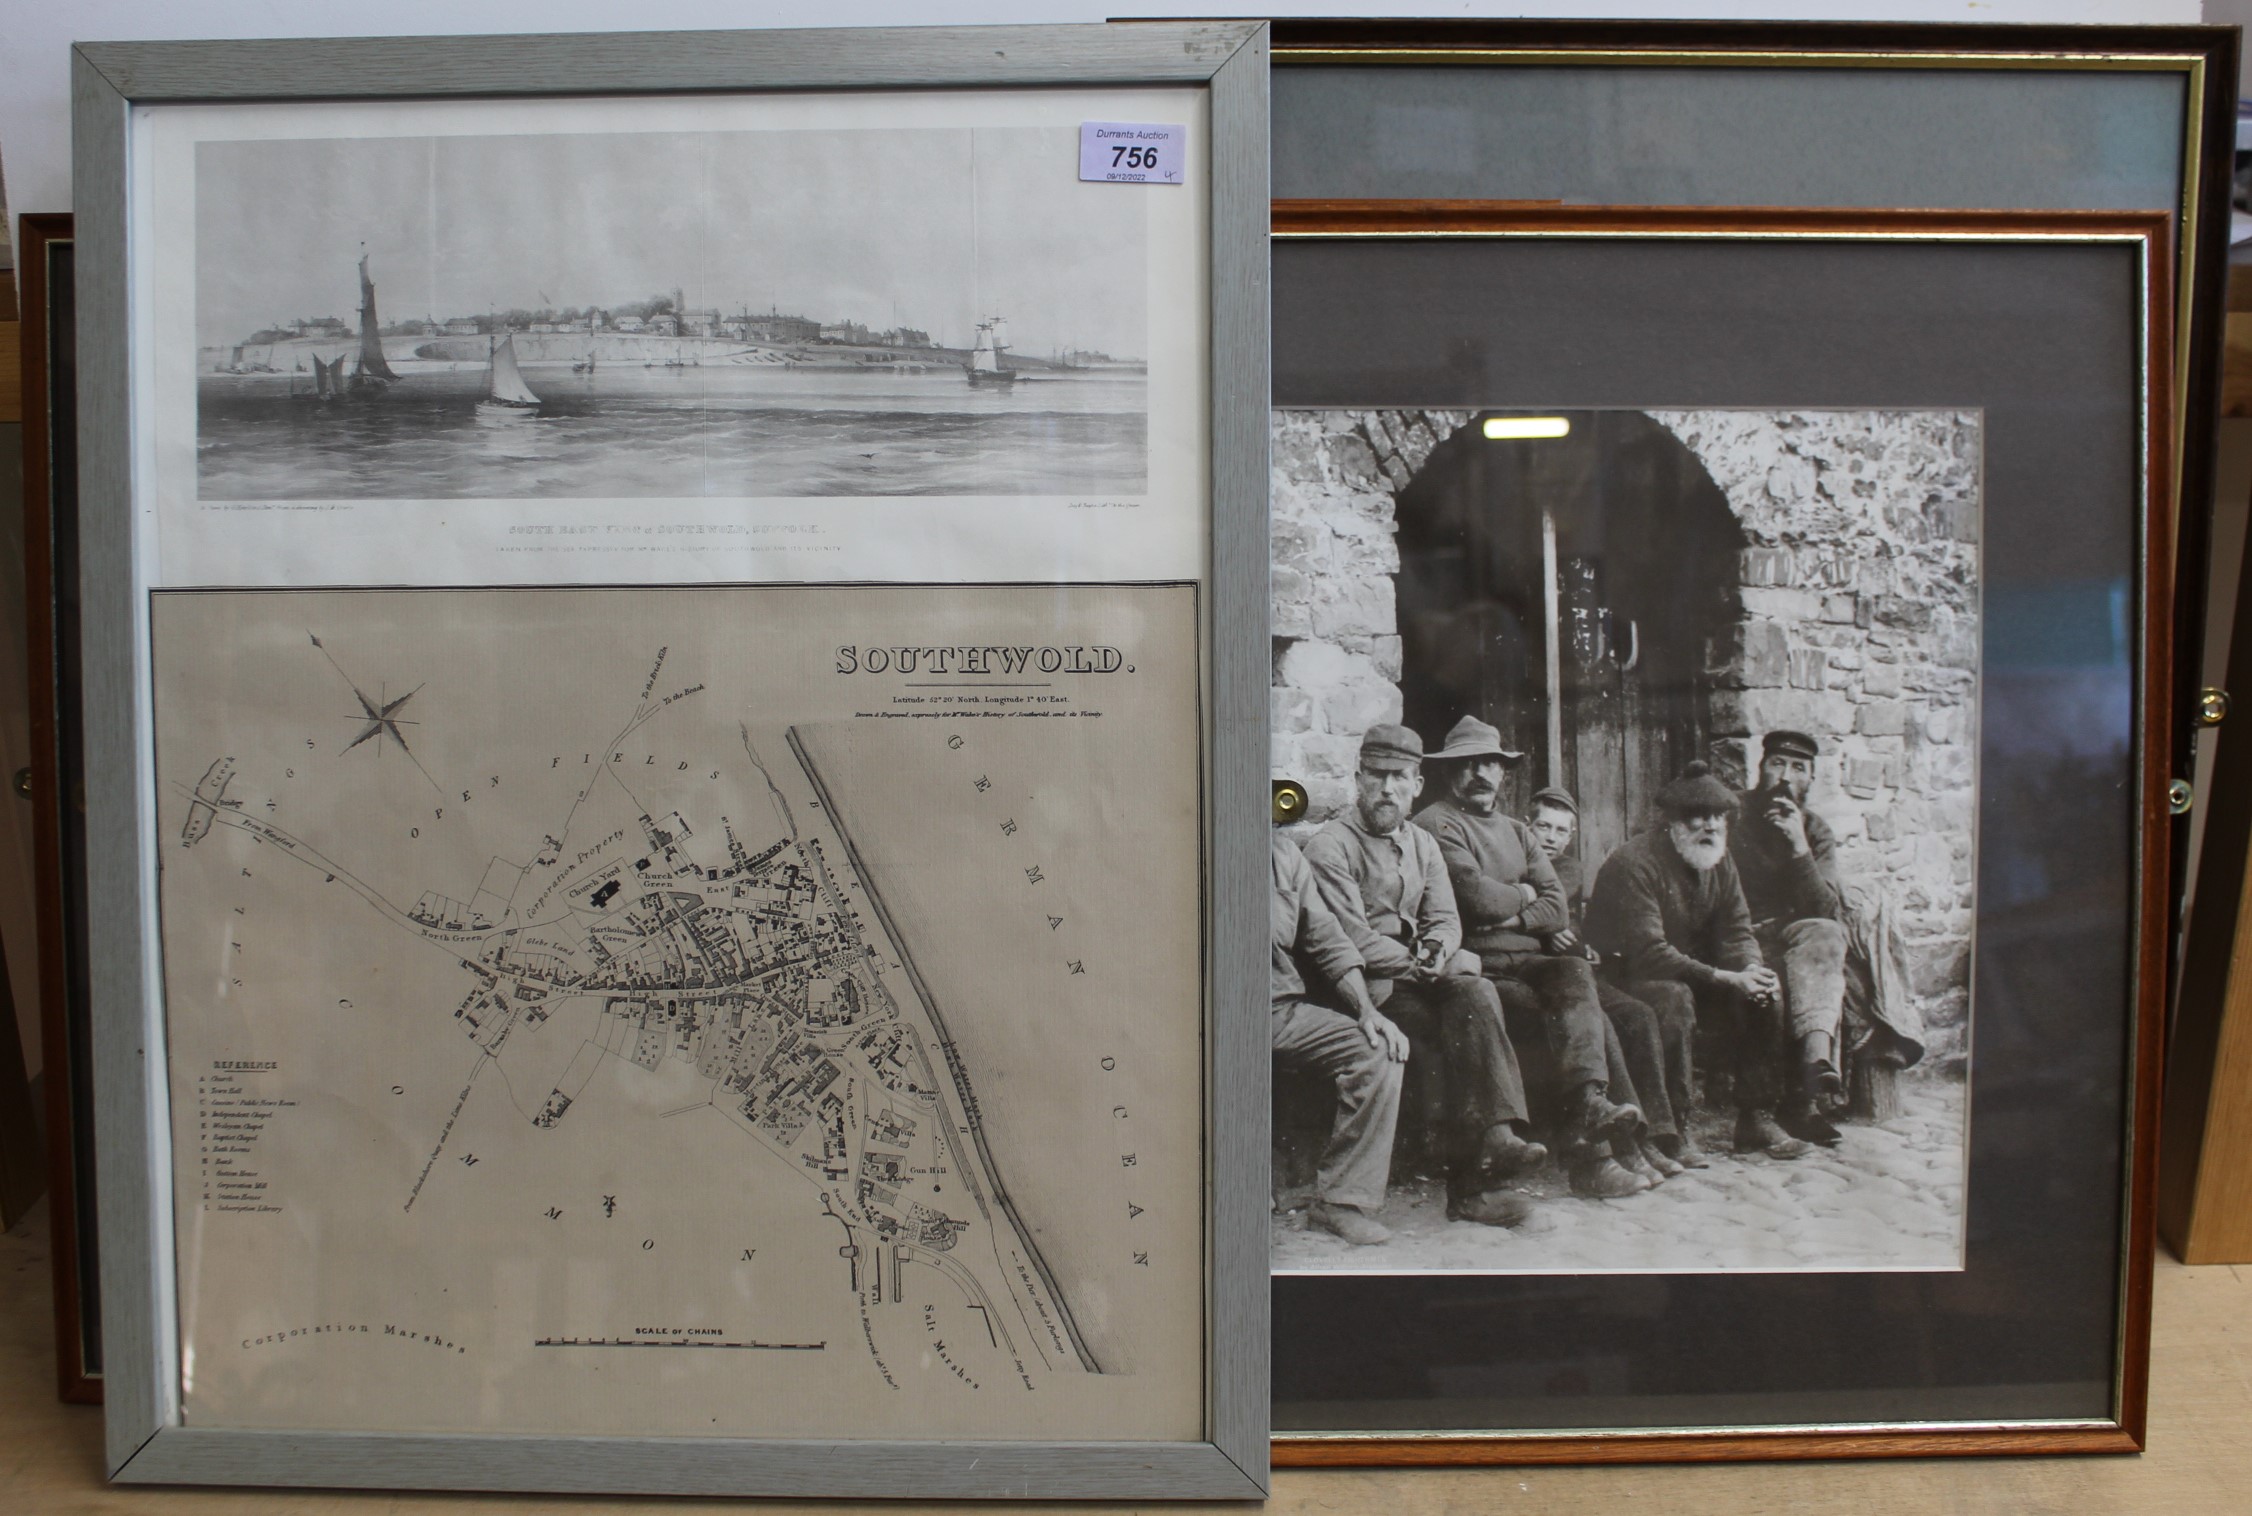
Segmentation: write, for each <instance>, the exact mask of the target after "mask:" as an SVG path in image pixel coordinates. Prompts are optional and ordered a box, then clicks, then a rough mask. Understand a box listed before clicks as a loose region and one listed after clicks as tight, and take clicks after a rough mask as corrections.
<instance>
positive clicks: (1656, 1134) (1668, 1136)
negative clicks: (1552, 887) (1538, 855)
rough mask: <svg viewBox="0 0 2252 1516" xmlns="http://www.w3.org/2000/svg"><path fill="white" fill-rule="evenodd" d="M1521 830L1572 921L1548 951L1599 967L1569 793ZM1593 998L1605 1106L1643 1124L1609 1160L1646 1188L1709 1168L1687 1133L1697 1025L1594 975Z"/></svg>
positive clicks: (1546, 794)
mask: <svg viewBox="0 0 2252 1516" xmlns="http://www.w3.org/2000/svg"><path fill="white" fill-rule="evenodd" d="M1525 824H1526V825H1527V826H1529V827H1530V828H1532V833H1533V838H1534V840H1535V841H1537V842H1539V843H1540V848H1541V851H1542V852H1543V853H1546V854H1547V855H1548V864H1549V867H1550V868H1553V869H1554V870H1556V879H1557V882H1558V883H1560V884H1562V885H1563V887H1564V904H1565V908H1566V909H1567V910H1568V911H1569V912H1570V913H1571V919H1570V923H1569V924H1568V925H1567V926H1566V927H1565V928H1564V930H1562V931H1560V932H1553V933H1551V934H1549V938H1548V950H1549V951H1550V952H1552V953H1570V954H1574V955H1577V956H1581V957H1585V958H1586V959H1588V961H1589V962H1600V955H1598V954H1597V953H1596V952H1595V950H1594V949H1593V948H1591V947H1589V946H1588V945H1587V942H1586V940H1585V935H1584V934H1585V932H1586V920H1585V918H1586V914H1587V876H1586V872H1585V871H1584V870H1583V869H1582V868H1581V867H1580V861H1579V858H1578V857H1577V855H1576V854H1575V853H1574V852H1573V849H1572V841H1573V839H1574V838H1575V837H1576V836H1578V834H1579V825H1580V808H1579V803H1578V802H1577V801H1575V800H1573V799H1572V795H1571V791H1569V790H1566V789H1562V788H1559V787H1558V786H1555V785H1551V786H1549V787H1548V788H1546V789H1542V790H1535V791H1534V792H1533V799H1532V805H1531V808H1530V810H1529V813H1528V814H1527V816H1526V818H1525ZM1595 996H1596V1000H1597V1001H1598V1003H1600V1004H1601V1005H1602V1007H1603V1014H1604V1015H1605V1016H1606V1017H1608V1018H1609V1019H1610V1022H1611V1032H1612V1042H1613V1044H1614V1046H1615V1048H1616V1052H1615V1054H1614V1056H1613V1059H1612V1067H1611V1095H1612V1098H1614V1099H1617V1100H1631V1101H1632V1102H1633V1103H1634V1104H1635V1105H1637V1106H1640V1107H1641V1108H1642V1119H1643V1121H1644V1123H1645V1126H1644V1128H1643V1132H1642V1135H1641V1137H1640V1138H1639V1139H1638V1140H1630V1139H1627V1138H1619V1139H1617V1140H1615V1141H1613V1143H1612V1144H1611V1150H1612V1153H1613V1155H1614V1156H1615V1157H1616V1158H1617V1159H1618V1160H1619V1162H1620V1163H1622V1164H1624V1165H1625V1166H1626V1167H1627V1168H1629V1169H1632V1170H1633V1171H1634V1172H1636V1173H1638V1174H1642V1175H1643V1176H1644V1177H1645V1178H1647V1179H1649V1180H1650V1181H1651V1182H1652V1183H1662V1182H1664V1181H1665V1180H1668V1179H1671V1178H1673V1177H1674V1176H1675V1175H1676V1174H1679V1173H1680V1172H1681V1171H1682V1170H1683V1169H1685V1168H1693V1169H1701V1168H1706V1167H1709V1165H1708V1164H1707V1163H1706V1162H1705V1156H1704V1153H1703V1152H1702V1151H1701V1150H1700V1149H1699V1148H1698V1146H1697V1140H1696V1137H1695V1135H1694V1134H1693V1133H1692V1132H1691V1131H1690V1129H1689V1113H1690V1110H1691V1106H1692V1102H1693V1100H1694V1098H1695V1096H1694V1091H1695V1088H1696V1074H1695V1070H1694V1065H1693V1062H1692V1059H1693V1050H1692V1047H1691V1043H1692V1041H1693V1039H1694V1037H1695V1035H1696V1030H1697V1023H1696V1017H1695V1016H1694V1015H1693V1014H1692V1013H1690V1012H1688V1011H1686V1010H1683V1009H1682V1008H1681V1007H1679V1006H1677V1005H1674V1004H1671V1003H1668V1004H1667V1005H1666V1008H1665V1009H1664V1010H1662V1011H1661V1010H1659V1009H1657V1008H1656V1007H1653V1006H1649V1005H1645V1004H1644V1003H1643V1002H1641V1001H1639V1000H1637V999H1635V998H1634V997H1633V996H1632V995H1629V994H1628V993H1627V992H1626V991H1624V990H1622V989H1620V988H1619V987H1618V986H1617V985H1615V984H1613V983H1611V981H1610V980H1609V979H1607V978H1605V977H1604V976H1603V974H1602V973H1601V972H1598V973H1597V974H1596V976H1595Z"/></svg>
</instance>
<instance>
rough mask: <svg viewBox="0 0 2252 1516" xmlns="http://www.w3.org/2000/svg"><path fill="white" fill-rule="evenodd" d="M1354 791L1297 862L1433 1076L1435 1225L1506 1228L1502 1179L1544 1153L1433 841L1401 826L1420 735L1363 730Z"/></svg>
mask: <svg viewBox="0 0 2252 1516" xmlns="http://www.w3.org/2000/svg"><path fill="white" fill-rule="evenodd" d="M1353 786H1354V798H1353V806H1352V808H1351V809H1350V810H1347V811H1345V812H1344V813H1343V814H1341V815H1339V816H1337V817H1335V818H1333V819H1332V820H1330V821H1329V822H1328V824H1326V825H1325V826H1323V827H1322V829H1321V830H1320V831H1319V832H1318V833H1316V834H1315V835H1314V837H1313V839H1312V840H1311V841H1309V842H1308V843H1307V844H1306V846H1305V855H1306V862H1307V863H1308V864H1309V865H1311V866H1312V868H1313V871H1314V881H1315V883H1316V884H1317V885H1318V886H1319V887H1320V890H1321V896H1322V902H1323V904H1325V905H1327V906H1328V907H1329V908H1330V911H1331V912H1332V913H1333V914H1334V915H1335V916H1336V917H1337V919H1338V921H1339V922H1341V923H1342V924H1343V925H1344V928H1345V933H1346V935H1347V936H1349V937H1350V938H1352V940H1353V946H1354V947H1356V948H1357V949H1359V950H1360V955H1361V963H1362V973H1363V974H1365V975H1366V976H1367V979H1368V987H1369V995H1370V998H1372V999H1373V1000H1375V1001H1376V1003H1377V1004H1378V1005H1379V1006H1381V1007H1382V1008H1383V1010H1384V1013H1385V1014H1386V1015H1387V1016H1389V1017H1391V1018H1392V1020H1393V1021H1394V1022H1396V1023H1397V1024H1398V1025H1399V1027H1400V1029H1401V1030H1402V1031H1404V1032H1405V1033H1407V1037H1408V1046H1409V1048H1410V1053H1409V1069H1410V1073H1411V1074H1413V1073H1414V1072H1415V1071H1417V1070H1419V1069H1421V1070H1427V1071H1429V1072H1430V1074H1431V1075H1432V1077H1431V1078H1429V1079H1428V1080H1425V1081H1423V1082H1424V1083H1425V1084H1426V1086H1427V1087H1428V1088H1429V1089H1430V1090H1431V1091H1432V1093H1433V1094H1434V1095H1435V1096H1436V1101H1435V1104H1436V1106H1437V1110H1436V1112H1435V1113H1434V1114H1435V1115H1436V1118H1437V1120H1436V1125H1437V1127H1438V1130H1439V1137H1440V1143H1441V1153H1442V1158H1443V1160H1444V1162H1445V1166H1446V1174H1447V1217H1448V1219H1449V1220H1452V1221H1474V1222H1479V1223H1482V1224H1484V1225H1487V1226H1515V1225H1517V1224H1518V1223H1519V1222H1522V1221H1523V1220H1524V1219H1525V1218H1526V1217H1527V1216H1528V1215H1530V1214H1531V1211H1532V1207H1531V1204H1530V1202H1528V1201H1527V1200H1526V1199H1525V1198H1524V1196H1522V1195H1521V1194H1518V1193H1516V1192H1515V1191H1513V1190H1511V1189H1510V1188H1509V1187H1508V1186H1507V1184H1506V1181H1507V1180H1508V1179H1510V1178H1511V1177H1513V1176H1515V1175H1517V1174H1520V1173H1523V1172H1525V1171H1526V1170H1528V1169H1533V1168H1537V1167H1539V1165H1540V1164H1541V1163H1542V1162H1543V1161H1544V1160H1545V1159H1546V1158H1547V1157H1548V1150H1547V1149H1546V1148H1544V1147H1542V1146H1541V1145H1540V1144H1539V1143H1536V1142H1528V1141H1526V1140H1525V1136H1524V1134H1525V1131H1526V1129H1527V1124H1528V1118H1527V1116H1526V1112H1525V1084H1524V1078H1523V1076H1522V1075H1521V1073H1520V1072H1519V1070H1518V1067H1517V1054H1516V1051H1515V1050H1514V1049H1513V1048H1512V1047H1511V1046H1510V1043H1509V1033H1508V1031H1507V1029H1506V1028H1505V1026H1504V1024H1503V1021H1502V1011H1501V998H1500V996H1499V995H1497V994H1496V993H1495V992H1494V987H1493V986H1492V985H1491V984H1489V983H1487V982H1486V981H1485V979H1483V978H1482V977H1480V969H1479V964H1478V960H1477V958H1476V957H1474V956H1472V955H1471V954H1469V953H1466V952H1464V951H1463V950H1462V922H1461V918H1460V917H1459V916H1458V915H1457V914H1456V911H1455V900H1454V886H1453V885H1452V884H1451V883H1450V882H1449V881H1448V879H1447V866H1446V861H1445V860H1444V859H1443V858H1442V857H1441V856H1440V854H1439V844H1438V843H1437V842H1436V841H1435V840H1434V839H1433V838H1432V836H1431V834H1430V833H1428V832H1426V831H1424V830H1423V829H1422V828H1420V827H1415V826H1410V825H1409V824H1408V809H1409V807H1411V806H1412V805H1413V804H1414V803H1415V799H1416V797H1417V796H1418V795H1419V794H1421V793H1422V791H1423V739H1422V738H1421V737H1420V736H1418V735H1417V734H1416V733H1415V732H1413V731H1412V730H1410V729H1409V728H1407V727H1404V726H1396V725H1390V724H1386V725H1381V726H1374V727H1371V728H1369V730H1368V732H1367V734H1366V735H1365V736H1363V737H1362V738H1361V751H1360V762H1359V765H1358V767H1357V770H1356V772H1355V774H1354V776H1353ZM1415 1082H1416V1081H1414V1080H1413V1079H1411V1081H1410V1083H1411V1084H1413V1083H1415Z"/></svg>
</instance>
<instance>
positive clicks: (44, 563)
mask: <svg viewBox="0 0 2252 1516" xmlns="http://www.w3.org/2000/svg"><path fill="white" fill-rule="evenodd" d="M18 225H19V227H20V228H21V232H20V235H21V239H22V241H21V248H22V254H21V256H22V260H23V261H22V265H21V267H22V271H23V295H24V308H25V310H26V311H28V312H30V313H31V319H30V320H29V321H27V322H26V323H25V328H24V335H25V340H24V349H23V353H24V379H25V385H24V577H25V581H26V585H27V592H28V593H27V597H26V598H27V599H28V601H29V607H30V616H31V642H30V651H31V667H32V669H33V674H34V677H33V679H32V684H31V690H32V695H31V731H32V746H33V761H32V766H31V793H32V804H33V806H34V807H35V808H36V816H35V822H34V824H35V827H36V831H35V834H34V842H35V845H36V848H37V859H38V867H39V880H40V888H39V901H38V905H39V943H40V954H39V990H40V1006H39V1014H40V1029H41V1035H42V1038H43V1042H42V1045H43V1046H44V1047H46V1048H47V1049H48V1050H49V1051H50V1054H51V1057H52V1062H51V1063H50V1065H49V1077H48V1078H47V1080H46V1100H47V1111H46V1119H47V1195H48V1212H47V1214H48V1237H49V1246H50V1248H51V1249H52V1256H53V1261H54V1271H55V1284H54V1291H55V1374H56V1381H57V1390H58V1393H60V1394H61V1396H62V1398H63V1399H64V1400H66V1401H69V1402H71V1403H73V1404H77V1405H99V1404H101V1399H102V1377H101V1338H100V1328H101V1290H100V1284H99V1279H98V1271H97V1269H96V1268H95V1266H94V1247H93V1225H92V1220H93V1195H94V1175H93V1164H92V1156H93V1155H92V1138H93V1124H92V1113H91V1109H90V1107H91V1101H90V1099H89V1098H88V1097H89V1094H90V1090H89V1084H90V1080H91V1073H92V1071H91V1068H90V1066H89V1060H88V1046H89V1044H88V1032H89V1030H90V1029H89V1026H88V1023H87V1018H86V998H85V996H86V977H85V976H86V958H85V930H86V927H85V906H84V895H83V891H82V886H83V881H84V877H85V874H84V870H85V851H84V846H83V839H82V836H81V833H80V827H81V825H82V823H81V821H80V816H81V815H82V814H83V813H82V812H81V811H80V810H79V809H78V806H77V804H76V802H75V799H74V798H73V797H75V796H78V795H81V794H83V790H82V788H81V786H82V784H83V772H82V768H81V763H80V756H79V747H78V672H77V638H78V628H77V599H78V595H77V579H78V573H77V561H76V541H77V525H78V523H77V469H76V460H77V451H78V436H77V428H76V425H75V421H74V419H73V416H72V411H73V409H74V408H75V404H76V399H77V396H76V388H75V367H74V363H73V357H72V353H71V342H72V338H73V318H74V307H75V302H74V301H73V300H72V298H71V293H70V285H69V268H68V266H67V262H68V259H69V258H70V256H71V253H72V250H73V243H72V240H71V218H70V217H69V216H67V215H32V216H25V217H23V218H22V219H21V221H20V222H19V223H18ZM58 276H59V277H58Z"/></svg>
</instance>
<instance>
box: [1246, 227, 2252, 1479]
mask: <svg viewBox="0 0 2252 1516" xmlns="http://www.w3.org/2000/svg"><path fill="white" fill-rule="evenodd" d="M1272 217H1273V221H1272V225H1273V231H1274V234H1275V235H1276V236H1293V237H1324V236H1327V237H1393V236H1418V235H1421V236H1462V237H1480V236H1484V237H1509V236H1528V235H1541V236H1571V235H1574V234H1582V235H1593V236H1606V235H1608V236H1622V235H1623V236H1647V237H1653V238H1664V237H1668V236H1678V237H1742V238H1744V239H1746V240H1767V239H1772V238H1786V237H1804V238H1807V239H1809V240H1819V239H1821V238H1823V237H1825V236H1833V237H1834V236H1853V237H1897V238H1900V239H1902V240H1929V239H1933V238H1942V239H1944V238H1948V237H1961V238H1963V239H1965V240H1982V239H1987V238H2012V237H2015V238H2023V239H2027V240H2034V239H2038V238H2040V237H2042V236H2044V235H2046V236H2053V237H2057V238H2060V239H2065V240H2070V239H2073V238H2077V237H2090V236H2103V237H2113V238H2130V237H2131V238H2135V239H2138V240H2140V241H2141V242H2142V244H2143V253H2142V261H2143V268H2144V269H2145V270H2146V271H2147V275H2148V277H2147V280H2146V283H2145V287H2144V291H2143V297H2144V304H2143V311H2142V322H2143V334H2144V336H2143V351H2142V373H2141V388H2142V392H2143V395H2144V402H2145V414H2144V425H2143V463H2144V495H2143V499H2142V502H2141V504H2142V535H2141V539H2140V544H2139V545H2140V548H2141V552H2142V558H2141V562H2140V564H2139V565H2138V568H2139V570H2140V573H2139V579H2140V588H2141V591H2142V620H2141V624H2140V626H2139V627H2138V647H2139V649H2140V657H2139V659H2138V661H2137V664H2136V669H2135V686H2136V694H2137V696H2138V706H2139V711H2138V717H2139V725H2138V728H2137V736H2138V738H2139V739H2140V749H2139V753H2138V756H2137V760H2136V768H2135V778H2136V786H2137V799H2138V803H2137V808H2136V809H2137V837H2136V843H2135V859H2136V869H2137V882H2136V892H2135V921H2134V941H2135V1004H2134V1017H2133V1022H2132V1025H2131V1026H2130V1028H2129V1032H2130V1040H2131V1045H2132V1047H2133V1050H2134V1063H2133V1080H2132V1083H2133V1088H2132V1090H2131V1091H2130V1092H2129V1100H2128V1104H2127V1121H2126V1129H2125V1130H2124V1131H2123V1132H2122V1134H2121V1135H2122V1140H2123V1142H2124V1144H2125V1150H2124V1159H2125V1161H2124V1163H2123V1165H2122V1167H2123V1168H2124V1169H2125V1170H2126V1178H2127V1191H2126V1195H2125V1197H2124V1200H2125V1214H2124V1216H2123V1218H2122V1219H2123V1223H2124V1225H2123V1228H2122V1232H2121V1237H2120V1290H2119V1326H2118V1337H2117V1344H2116V1351H2117V1378H2116V1379H2115V1381H2114V1384H2115V1391H2114V1393H2115V1402H2114V1406H2115V1412H2116V1417H2117V1419H2116V1421H2114V1422H2113V1423H2111V1424H2109V1425H2095V1426H2060V1427H2054V1428H2051V1427H2040V1426H2030V1427H2020V1426H2001V1427H1978V1426H1965V1427H1961V1428H1942V1427H1929V1426H1914V1427H1903V1428H1900V1429H1899V1430H1892V1431H1888V1430H1884V1429H1881V1428H1879V1429H1856V1430H1852V1431H1825V1430H1823V1429H1821V1428H1818V1427H1816V1428H1795V1427H1794V1428H1777V1429H1774V1430H1772V1431H1726V1432H1718V1431H1686V1430H1685V1431H1679V1432H1668V1431H1663V1430H1659V1431H1635V1432H1588V1433H1549V1432H1532V1431H1527V1432H1464V1433H1461V1434H1442V1435H1437V1436H1430V1435H1419V1436H1412V1437H1384V1436H1381V1435H1372V1436H1363V1435H1359V1434H1347V1435H1343V1436H1340V1435H1336V1434H1322V1433H1307V1434H1293V1433H1290V1432H1278V1433H1276V1434H1275V1438H1274V1463H1275V1465H1276V1467H1278V1468H1284V1467H1317V1466H1351V1465H1370V1466H1373V1465H1408V1464H1428V1465H1446V1464H1551V1463H1556V1464H1561V1463H1692V1462H1715V1461H1755V1460H1780V1459H1814V1458H1926V1457H1936V1456H1943V1455H1944V1456H1980V1457H2008V1456H2015V1455H2025V1454H2040V1453H2139V1452H2141V1451H2142V1450H2143V1445H2144V1439H2145V1433H2146V1429H2147V1427H2148V1424H2149V1405H2150V1316H2151V1290H2152V1274H2153V1271H2154V1269H2155V1267H2156V1254H2157V1246H2158V1135H2159V1129H2160V1127H2159V1105H2160V1097H2161V1093H2162V1091H2163V1089H2164V1086H2165V1069H2164V1059H2165V1051H2166V1007H2167V1003H2168V1002H2167V972H2166V970H2167V964H2168V960H2169V956H2170V955H2169V945H2170V943H2171V940H2172V929H2171V928H2172V911H2171V910H2170V908H2169V902H2170V901H2171V899H2172V898H2173V896H2172V858H2171V854H2172V843H2173V836H2174V831H2173V826H2172V822H2173V819H2174V818H2173V815H2172V813H2171V810H2170V808H2169V806H2168V803H2167V793H2166V792H2167V786H2168V784H2169V783H2170V781H2171V779H2172V776H2173V772H2174V765H2175V761H2176V752H2175V747H2176V744H2175V741H2174V738H2175V735H2176V733H2175V725H2174V721H2173V710H2172V707H2173V704H2174V702H2173V694H2174V690H2173V684H2172V682H2171V680H2170V677H2169V675H2170V668H2171V660H2172V657H2173V652H2174V629H2175V620H2174V610H2175V606H2174V532H2173V530H2172V513H2173V478H2174V467H2175V461H2174V457H2173V451H2174V450H2173V446H2172V437H2173V425H2174V414H2175V404H2176V400H2175V396H2174V393H2173V389H2174V387H2173V383H2172V373H2173V368H2172V365H2173V346H2174V342H2173V332H2174V279H2173V269H2174V263H2173V235H2172V234H2173V217H2172V216H2171V215H2169V214H2166V213H2162V212H2157V211H1955V210H1865V209H1858V208H1840V209H1797V208H1790V207H1776V206H1720V207H1714V206H1588V205H1557V204H1550V203H1528V202H1524V201H1496V200H1277V201H1275V202H1274V203H1273V210H1272ZM2240 624H2241V625H2252V618H2244V620H2243V621H2242V622H2241V623H2240ZM2232 904H2233V897H2232Z"/></svg>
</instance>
